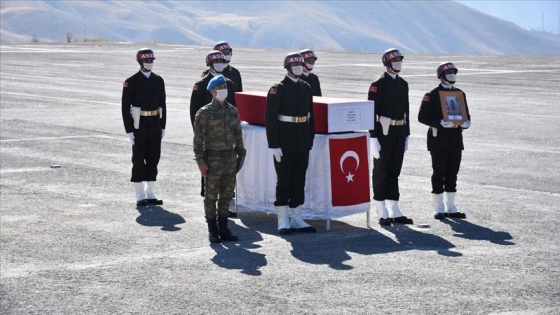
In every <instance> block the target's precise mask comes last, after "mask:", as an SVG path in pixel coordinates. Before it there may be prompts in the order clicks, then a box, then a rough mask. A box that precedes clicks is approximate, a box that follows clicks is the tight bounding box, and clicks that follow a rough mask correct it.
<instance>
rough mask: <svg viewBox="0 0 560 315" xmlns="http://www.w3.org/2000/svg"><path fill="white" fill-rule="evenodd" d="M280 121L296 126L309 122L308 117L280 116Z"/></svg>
mask: <svg viewBox="0 0 560 315" xmlns="http://www.w3.org/2000/svg"><path fill="white" fill-rule="evenodd" d="M278 121H283V122H291V123H295V124H299V123H304V122H306V121H307V116H285V115H278Z"/></svg>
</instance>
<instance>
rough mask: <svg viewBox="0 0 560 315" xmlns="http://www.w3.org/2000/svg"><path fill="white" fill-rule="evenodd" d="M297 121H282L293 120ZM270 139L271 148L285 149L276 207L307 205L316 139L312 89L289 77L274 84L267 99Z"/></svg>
mask: <svg viewBox="0 0 560 315" xmlns="http://www.w3.org/2000/svg"><path fill="white" fill-rule="evenodd" d="M292 117H293V120H294V121H293V122H291V121H290V122H287V121H281V120H288V119H292ZM265 125H266V136H267V140H268V147H269V148H281V149H282V154H283V156H282V158H281V161H280V162H277V161H276V160H274V167H275V169H276V174H277V183H276V201H275V202H274V205H275V206H286V205H288V206H289V207H290V208H296V207H298V206H300V205H302V204H303V203H304V199H305V193H304V188H305V174H306V171H307V166H308V163H309V151H310V150H311V148H312V147H313V139H314V137H315V121H314V115H313V95H312V91H311V86H309V84H307V83H306V82H304V81H302V80H298V81H297V82H294V81H293V80H292V79H290V78H289V77H288V76H285V77H284V79H283V80H282V81H280V82H279V83H277V84H275V85H273V86H272V87H271V88H270V89H269V91H268V95H267V98H266V113H265Z"/></svg>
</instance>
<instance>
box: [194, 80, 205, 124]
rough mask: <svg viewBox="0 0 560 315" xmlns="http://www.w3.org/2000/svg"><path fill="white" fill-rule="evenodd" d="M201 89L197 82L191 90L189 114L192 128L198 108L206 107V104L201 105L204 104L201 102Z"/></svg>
mask: <svg viewBox="0 0 560 315" xmlns="http://www.w3.org/2000/svg"><path fill="white" fill-rule="evenodd" d="M202 89H203V88H202V86H200V85H199V84H198V82H197V83H195V84H194V85H193V88H192V93H191V104H190V112H191V125H192V126H193V128H194V120H195V119H194V118H195V115H196V113H197V112H198V110H199V109H200V108H202V106H204V105H206V104H202V103H203V102H204V100H203V96H204V95H203V94H202V93H203V92H204V91H203V90H202Z"/></svg>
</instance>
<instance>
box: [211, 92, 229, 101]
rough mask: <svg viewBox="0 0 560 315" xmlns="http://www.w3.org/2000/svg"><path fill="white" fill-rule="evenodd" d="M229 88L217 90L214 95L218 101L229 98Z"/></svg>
mask: <svg viewBox="0 0 560 315" xmlns="http://www.w3.org/2000/svg"><path fill="white" fill-rule="evenodd" d="M227 94H228V90H227V89H222V90H217V91H216V96H214V97H215V98H216V99H217V100H218V101H220V102H223V101H224V100H225V99H226V98H227Z"/></svg>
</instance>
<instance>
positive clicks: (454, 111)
mask: <svg viewBox="0 0 560 315" xmlns="http://www.w3.org/2000/svg"><path fill="white" fill-rule="evenodd" d="M439 100H440V102H441V112H442V113H443V119H444V120H447V121H452V122H453V123H455V125H460V124H462V123H463V122H464V121H466V120H468V119H469V118H468V117H467V107H466V105H465V94H464V93H463V92H462V91H439Z"/></svg>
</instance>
